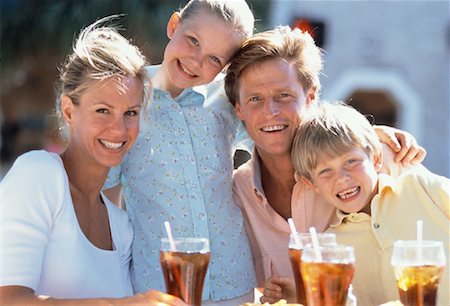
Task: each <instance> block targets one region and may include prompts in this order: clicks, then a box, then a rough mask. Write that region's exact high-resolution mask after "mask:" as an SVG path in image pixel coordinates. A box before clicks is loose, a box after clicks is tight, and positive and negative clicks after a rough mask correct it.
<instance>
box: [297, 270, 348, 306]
mask: <svg viewBox="0 0 450 306" xmlns="http://www.w3.org/2000/svg"><path fill="white" fill-rule="evenodd" d="M354 273H355V267H354V265H353V264H351V263H348V264H342V263H317V262H302V275H303V281H304V283H305V287H306V292H307V301H308V305H309V306H311V305H314V306H316V305H317V306H345V303H346V301H347V292H348V287H349V286H350V283H351V282H352V279H353V275H354Z"/></svg>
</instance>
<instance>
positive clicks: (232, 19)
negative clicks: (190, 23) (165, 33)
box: [180, 0, 255, 38]
mask: <svg viewBox="0 0 450 306" xmlns="http://www.w3.org/2000/svg"><path fill="white" fill-rule="evenodd" d="M204 10H206V11H207V12H208V13H211V14H213V15H215V16H217V17H218V18H219V19H220V20H222V21H224V22H225V24H228V25H230V26H231V27H232V28H233V29H234V30H236V31H238V32H240V33H242V35H243V38H247V37H249V36H251V35H253V30H254V27H255V17H254V16H253V13H252V11H251V10H250V7H249V6H248V4H247V2H245V0H232V1H230V0H191V1H189V2H188V3H187V4H186V5H185V6H184V7H183V8H182V9H181V10H180V16H181V21H182V22H183V20H188V19H189V18H191V17H192V16H195V15H196V14H197V13H198V12H200V11H204ZM205 26H207V25H205Z"/></svg>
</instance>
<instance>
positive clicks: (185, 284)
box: [160, 251, 210, 306]
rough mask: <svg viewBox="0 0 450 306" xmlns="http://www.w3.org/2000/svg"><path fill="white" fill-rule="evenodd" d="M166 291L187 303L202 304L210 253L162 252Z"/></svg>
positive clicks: (198, 305)
mask: <svg viewBox="0 0 450 306" xmlns="http://www.w3.org/2000/svg"><path fill="white" fill-rule="evenodd" d="M160 259H161V266H162V270H163V274H164V280H165V282H166V292H167V293H169V294H172V295H175V296H178V297H180V298H181V299H182V300H183V301H184V302H185V303H186V304H189V305H194V306H200V305H201V304H202V291H203V281H204V279H205V275H206V271H207V270H208V264H209V259H210V254H209V252H208V253H183V252H168V251H166V252H163V251H161V252H160Z"/></svg>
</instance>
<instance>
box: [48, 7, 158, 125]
mask: <svg viewBox="0 0 450 306" xmlns="http://www.w3.org/2000/svg"><path fill="white" fill-rule="evenodd" d="M118 17H120V16H119V15H114V16H109V17H105V18H102V19H100V20H98V21H96V22H94V23H93V24H91V25H89V26H88V27H86V28H85V29H83V30H82V31H81V33H80V34H79V36H78V38H77V39H76V41H75V43H74V46H73V52H72V54H70V55H69V56H68V57H67V59H66V62H65V64H64V65H63V67H62V68H61V69H60V77H59V86H58V87H59V88H57V93H58V96H57V105H56V109H57V116H58V117H59V118H61V109H60V108H61V98H62V97H63V96H68V97H70V98H71V99H72V101H73V103H74V104H78V103H79V100H80V97H81V95H82V94H83V93H84V92H85V91H86V89H87V88H89V87H90V86H91V85H92V83H93V82H95V81H101V80H105V79H108V78H111V77H129V76H131V77H136V78H138V79H140V80H141V81H142V84H143V91H144V92H143V104H144V106H145V104H146V103H147V100H148V99H150V98H151V85H150V84H151V83H150V78H149V76H148V75H147V74H146V72H145V70H144V67H145V66H146V65H147V61H146V58H145V57H144V55H142V53H141V52H140V51H139V49H138V48H137V47H136V46H134V45H133V44H131V43H130V42H129V41H128V40H127V39H126V38H125V37H123V36H122V35H121V34H119V33H118V30H117V29H116V28H115V27H114V26H107V25H106V23H108V22H110V21H112V20H113V19H116V18H118Z"/></svg>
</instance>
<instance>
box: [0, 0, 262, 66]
mask: <svg viewBox="0 0 450 306" xmlns="http://www.w3.org/2000/svg"><path fill="white" fill-rule="evenodd" d="M230 1H233V0H230ZM186 2H187V0H185V1H180V0H141V1H136V0H116V1H110V0H59V1H54V0H39V1H35V0H3V1H2V4H1V7H0V9H1V18H0V35H1V36H0V37H1V45H0V51H1V57H2V60H1V65H2V68H3V67H5V66H10V65H14V64H16V63H17V61H20V59H21V58H22V57H24V56H33V55H36V54H38V53H41V52H50V53H51V54H53V55H55V56H59V57H61V56H62V55H63V54H66V53H67V52H68V51H69V50H70V47H71V44H72V41H73V38H74V37H75V36H76V33H78V32H79V31H80V29H81V28H83V27H84V26H86V25H88V24H90V23H92V22H93V21H95V20H96V19H99V18H101V17H104V16H107V15H112V14H124V17H123V18H122V20H120V24H121V26H122V27H123V29H124V31H123V34H124V35H125V36H127V37H131V38H133V40H134V41H135V42H136V43H137V44H138V45H139V46H140V48H141V49H142V50H143V52H144V53H145V54H146V55H147V56H148V57H149V59H150V60H151V62H160V61H161V57H162V53H163V52H162V51H163V47H164V46H165V44H166V43H167V38H166V35H165V33H166V23H167V21H168V19H169V17H170V14H171V13H172V12H174V11H176V10H178V9H179V8H180V7H182V6H183V5H184V4H185V3H186ZM248 3H249V5H250V7H251V8H252V10H253V11H254V13H255V16H256V19H257V20H258V21H257V29H258V30H261V29H265V25H264V24H263V23H262V22H264V21H265V20H267V18H266V16H267V12H268V8H269V7H268V6H269V0H249V1H248Z"/></svg>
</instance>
